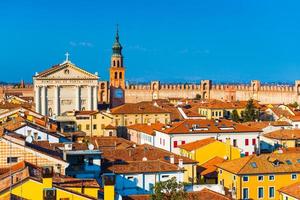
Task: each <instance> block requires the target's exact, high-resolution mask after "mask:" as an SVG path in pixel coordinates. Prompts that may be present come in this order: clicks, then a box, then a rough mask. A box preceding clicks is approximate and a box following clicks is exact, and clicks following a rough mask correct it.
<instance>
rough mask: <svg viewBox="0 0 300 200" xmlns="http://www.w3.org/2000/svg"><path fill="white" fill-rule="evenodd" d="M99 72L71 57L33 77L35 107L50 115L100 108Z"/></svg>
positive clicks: (37, 110) (40, 111)
mask: <svg viewBox="0 0 300 200" xmlns="http://www.w3.org/2000/svg"><path fill="white" fill-rule="evenodd" d="M98 79H99V77H98V75H97V73H96V74H92V73H89V72H87V71H85V70H83V69H81V68H79V67H77V66H76V65H74V64H73V63H71V62H70V61H69V59H68V55H67V59H66V61H64V62H63V63H61V64H59V65H55V66H53V67H51V68H50V69H47V70H45V71H43V72H40V73H37V74H36V75H35V76H34V77H33V88H34V101H35V110H36V112H38V113H41V114H43V115H47V116H50V117H51V116H59V115H62V114H63V113H64V112H67V111H74V110H76V111H78V110H97V106H98V95H97V92H98Z"/></svg>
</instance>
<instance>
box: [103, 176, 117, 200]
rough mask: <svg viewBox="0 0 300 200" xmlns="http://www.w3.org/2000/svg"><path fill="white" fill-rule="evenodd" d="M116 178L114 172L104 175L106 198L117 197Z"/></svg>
mask: <svg viewBox="0 0 300 200" xmlns="http://www.w3.org/2000/svg"><path fill="white" fill-rule="evenodd" d="M115 179H116V178H115V175H113V174H104V175H102V181H103V185H104V200H114V199H115V183H116V180H115Z"/></svg>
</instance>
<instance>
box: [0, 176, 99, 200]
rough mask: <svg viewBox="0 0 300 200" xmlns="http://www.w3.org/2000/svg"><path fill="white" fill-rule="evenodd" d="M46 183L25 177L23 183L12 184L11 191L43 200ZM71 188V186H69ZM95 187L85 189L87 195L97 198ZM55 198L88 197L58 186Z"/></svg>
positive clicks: (35, 199) (26, 197)
mask: <svg viewBox="0 0 300 200" xmlns="http://www.w3.org/2000/svg"><path fill="white" fill-rule="evenodd" d="M47 185H49V182H48V180H47V181H46V182H44V184H43V183H41V182H38V181H35V180H32V179H27V180H26V181H25V182H24V183H23V184H20V185H17V186H14V187H13V189H12V193H13V194H14V195H17V196H19V197H23V198H25V199H34V200H43V189H44V188H47ZM70 189H72V188H70ZM96 189H97V188H93V189H91V190H85V191H86V193H85V194H87V195H90V196H92V197H94V198H97V195H96V196H95V194H97V193H95V190H96ZM8 194H9V191H7V192H6V193H3V194H1V195H0V199H2V198H4V197H5V196H7V195H8ZM56 198H57V199H60V198H69V199H73V200H83V199H88V198H86V197H83V196H80V195H77V194H74V193H71V192H69V191H65V190H62V189H59V188H56Z"/></svg>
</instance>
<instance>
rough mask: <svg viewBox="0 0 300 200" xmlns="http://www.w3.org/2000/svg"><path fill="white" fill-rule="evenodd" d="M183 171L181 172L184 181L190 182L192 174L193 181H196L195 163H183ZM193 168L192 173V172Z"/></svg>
mask: <svg viewBox="0 0 300 200" xmlns="http://www.w3.org/2000/svg"><path fill="white" fill-rule="evenodd" d="M183 167H184V169H185V171H184V174H183V182H185V183H191V179H192V178H193V176H194V182H196V180H197V165H196V164H195V165H193V164H185V165H183ZM193 170H194V173H193Z"/></svg>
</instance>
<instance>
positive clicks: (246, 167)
mask: <svg viewBox="0 0 300 200" xmlns="http://www.w3.org/2000/svg"><path fill="white" fill-rule="evenodd" d="M299 159H300V154H299V153H277V154H262V155H259V156H257V155H251V156H246V157H243V158H238V159H234V160H231V161H226V162H224V163H222V164H219V165H217V166H218V167H219V168H221V169H224V170H226V171H229V172H232V173H234V174H272V173H293V172H300V163H299V162H298V161H299ZM275 161H278V163H279V164H278V165H275V164H274V162H275ZM253 166H254V167H253Z"/></svg>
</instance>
